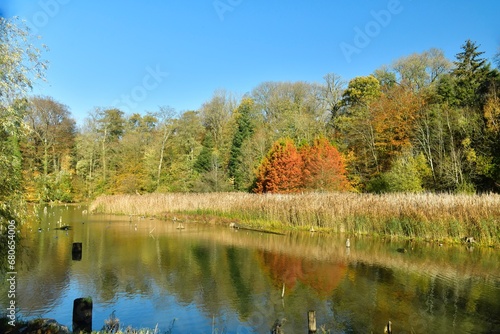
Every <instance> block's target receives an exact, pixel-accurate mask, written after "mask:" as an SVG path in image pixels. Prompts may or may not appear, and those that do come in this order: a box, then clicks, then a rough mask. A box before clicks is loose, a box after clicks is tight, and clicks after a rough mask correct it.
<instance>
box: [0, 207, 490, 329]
mask: <svg viewBox="0 0 500 334" xmlns="http://www.w3.org/2000/svg"><path fill="white" fill-rule="evenodd" d="M83 210H84V208H78V207H77V206H73V207H67V208H66V207H56V208H53V209H52V210H48V211H47V214H46V215H44V214H43V213H42V214H41V220H40V221H39V222H34V223H31V225H28V226H26V229H25V231H23V235H24V236H25V237H24V240H23V245H22V251H21V252H20V254H19V257H18V268H17V270H18V284H19V286H18V291H19V294H18V299H17V303H18V306H19V308H20V313H21V315H22V316H23V317H26V318H29V317H40V316H42V317H53V318H56V319H57V320H58V321H60V322H62V323H64V324H66V325H68V326H71V311H72V309H71V308H72V302H73V299H75V298H78V297H85V296H91V297H92V298H93V300H94V329H100V328H101V327H102V325H103V324H104V319H106V318H107V317H108V316H109V315H110V314H111V313H112V312H113V311H114V310H116V315H117V317H118V318H120V319H121V322H122V324H124V325H132V326H134V327H154V326H155V325H156V324H158V326H159V328H160V329H162V330H163V331H166V330H167V329H168V328H169V326H170V325H171V324H172V321H173V320H174V319H175V322H174V327H173V332H174V333H181V332H190V333H210V332H213V331H214V329H215V330H217V331H218V332H222V331H226V332H241V333H246V332H248V333H250V332H255V331H257V332H269V329H270V328H271V326H272V324H273V323H274V321H275V320H276V319H282V318H286V320H287V321H286V322H285V323H284V329H285V332H286V333H299V332H302V333H304V332H306V331H307V311H308V310H315V311H316V314H317V318H318V326H323V328H324V329H325V330H330V331H331V332H333V333H351V332H355V333H369V332H375V333H377V332H382V328H383V326H384V325H385V324H386V322H387V321H388V320H389V319H390V320H392V322H393V329H394V330H395V331H397V332H408V333H410V332H413V333H420V332H426V331H429V332H430V331H432V332H446V331H448V332H457V333H458V332H464V333H467V332H470V333H472V332H494V331H495V330H496V328H500V321H499V319H498V314H500V268H499V265H498V260H499V255H498V253H497V252H496V251H494V250H491V249H480V248H478V249H474V250H473V251H472V252H470V251H468V250H467V249H465V247H446V246H442V247H440V246H439V245H435V244H426V243H422V244H418V243H410V242H401V241H399V242H398V241H391V240H385V241H380V240H377V241H374V240H372V239H370V238H360V237H355V236H351V238H350V241H351V247H350V248H348V249H347V248H346V244H345V238H344V237H343V236H324V235H319V234H317V233H312V234H309V233H307V234H305V233H303V234H291V235H288V236H279V235H269V234H263V233H256V232H248V231H242V230H240V231H238V230H233V229H229V228H225V227H214V226H209V225H197V224H193V223H189V222H184V226H185V229H183V230H179V229H177V228H176V227H177V224H174V223H172V222H164V221H158V220H150V219H141V218H140V217H131V218H129V217H128V216H127V217H113V216H86V215H84V214H83V215H82V211H83ZM61 220H62V224H64V225H70V226H72V229H71V230H69V231H59V230H54V228H55V227H56V224H57V222H59V221H61ZM38 228H41V229H42V232H38ZM73 242H82V244H83V252H82V259H81V261H72V260H71V248H72V243H73ZM398 249H405V250H406V251H405V252H398ZM283 285H284V286H285V291H284V295H282V294H283ZM1 288H2V292H1V293H2V294H1V296H0V301H1V304H2V308H5V306H6V305H7V304H6V303H7V302H8V301H7V300H5V299H4V298H6V295H7V294H6V293H4V291H6V290H5V289H6V286H5V285H2V286H1Z"/></svg>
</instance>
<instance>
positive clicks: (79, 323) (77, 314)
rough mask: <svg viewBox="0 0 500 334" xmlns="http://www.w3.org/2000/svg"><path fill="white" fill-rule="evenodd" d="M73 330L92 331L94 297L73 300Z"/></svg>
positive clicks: (75, 331)
mask: <svg viewBox="0 0 500 334" xmlns="http://www.w3.org/2000/svg"><path fill="white" fill-rule="evenodd" d="M73 332H74V333H80V332H84V333H90V332H92V298H77V299H75V301H74V302H73Z"/></svg>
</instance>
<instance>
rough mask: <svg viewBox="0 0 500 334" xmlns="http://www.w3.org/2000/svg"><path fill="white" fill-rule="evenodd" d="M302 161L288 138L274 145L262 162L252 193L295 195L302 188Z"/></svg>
mask: <svg viewBox="0 0 500 334" xmlns="http://www.w3.org/2000/svg"><path fill="white" fill-rule="evenodd" d="M303 169H304V161H303V159H302V156H301V154H300V153H299V151H298V150H297V148H296V147H295V144H294V143H293V141H292V140H291V139H289V138H287V139H282V140H279V141H277V142H275V143H274V145H273V147H272V148H271V149H270V150H269V153H268V154H267V156H266V157H265V158H264V160H263V161H262V163H261V165H260V167H259V170H258V173H257V179H256V181H255V187H254V188H253V191H254V192H256V193H296V192H299V191H300V190H301V189H302V188H303V184H304V180H303V173H302V171H303Z"/></svg>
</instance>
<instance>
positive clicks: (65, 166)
mask: <svg viewBox="0 0 500 334" xmlns="http://www.w3.org/2000/svg"><path fill="white" fill-rule="evenodd" d="M30 102H31V103H30V107H29V108H28V110H27V113H26V116H25V121H26V124H27V125H28V126H29V129H30V132H29V134H28V136H27V138H26V141H25V144H24V145H23V155H24V157H25V163H26V172H27V173H28V174H26V176H27V179H28V180H34V181H35V182H36V183H37V187H36V189H37V196H36V197H37V199H39V200H44V201H47V200H60V201H69V200H71V199H72V174H73V168H74V166H73V158H74V157H73V148H74V143H75V133H76V123H75V121H74V120H73V118H71V114H70V112H69V110H68V107H67V106H65V105H63V104H61V103H59V102H57V101H55V100H54V99H53V98H51V97H41V96H37V97H33V98H31V100H30ZM31 172H33V174H31ZM49 174H50V175H49Z"/></svg>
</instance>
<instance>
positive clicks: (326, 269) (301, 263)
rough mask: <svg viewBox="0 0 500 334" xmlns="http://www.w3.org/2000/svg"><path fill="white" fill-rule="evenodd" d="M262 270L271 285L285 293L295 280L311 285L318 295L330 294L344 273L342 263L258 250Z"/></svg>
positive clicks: (294, 283) (293, 284)
mask: <svg viewBox="0 0 500 334" xmlns="http://www.w3.org/2000/svg"><path fill="white" fill-rule="evenodd" d="M258 254H259V259H260V260H261V264H262V267H263V270H264V271H265V272H266V273H267V274H268V275H269V277H271V279H272V281H273V285H274V286H275V287H276V288H281V286H282V284H283V283H284V284H285V287H286V288H285V293H286V294H287V293H288V294H289V293H291V292H292V290H293V288H294V287H295V285H296V283H297V282H299V281H300V282H301V283H302V284H304V285H307V286H309V287H311V288H312V289H313V290H314V291H315V292H316V293H317V294H318V296H321V297H326V296H330V295H331V294H332V293H333V291H334V290H335V288H336V287H337V286H338V284H339V283H340V282H341V280H342V279H343V277H344V275H345V271H346V266H345V265H344V264H336V263H329V262H324V261H317V260H310V259H307V258H304V257H298V256H293V255H287V254H283V253H274V252H269V251H258Z"/></svg>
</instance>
